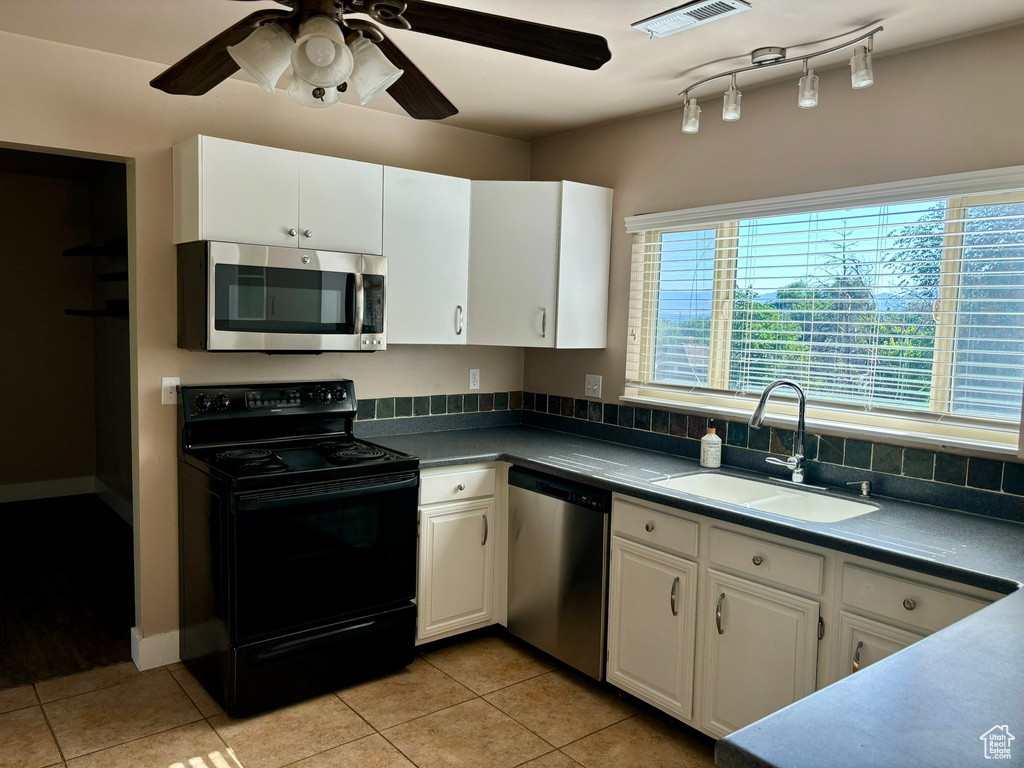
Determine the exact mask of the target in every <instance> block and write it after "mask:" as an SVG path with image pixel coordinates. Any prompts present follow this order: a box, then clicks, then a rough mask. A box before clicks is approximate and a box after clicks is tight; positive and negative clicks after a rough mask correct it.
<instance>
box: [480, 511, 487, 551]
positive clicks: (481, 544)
mask: <svg viewBox="0 0 1024 768" xmlns="http://www.w3.org/2000/svg"><path fill="white" fill-rule="evenodd" d="M486 543H487V515H484V538H483V541H481V542H480V546H481V547H482V546H484V545H485V544H486Z"/></svg>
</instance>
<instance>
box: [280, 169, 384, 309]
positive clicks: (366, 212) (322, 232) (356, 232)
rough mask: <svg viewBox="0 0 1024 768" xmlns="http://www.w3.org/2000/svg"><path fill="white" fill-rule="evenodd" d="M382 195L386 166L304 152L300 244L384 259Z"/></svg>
mask: <svg viewBox="0 0 1024 768" xmlns="http://www.w3.org/2000/svg"><path fill="white" fill-rule="evenodd" d="M383 197H384V166H381V165H375V164H374V163H360V162H356V161H355V160H344V159H342V158H340V157H324V156H322V155H310V154H307V153H305V152H302V153H300V154H299V226H298V230H299V245H300V246H301V247H303V248H319V249H321V250H325V251H345V252H347V253H372V254H375V255H377V256H379V255H381V253H383V251H382V250H381V245H382V242H383V215H384V201H383ZM389 321H390V320H389Z"/></svg>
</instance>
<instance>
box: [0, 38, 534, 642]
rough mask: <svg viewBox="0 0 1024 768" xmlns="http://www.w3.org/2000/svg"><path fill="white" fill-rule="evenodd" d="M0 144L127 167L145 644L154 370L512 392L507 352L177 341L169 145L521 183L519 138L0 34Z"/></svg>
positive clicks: (169, 443) (167, 417)
mask: <svg viewBox="0 0 1024 768" xmlns="http://www.w3.org/2000/svg"><path fill="white" fill-rule="evenodd" d="M0 71H2V72H3V73H4V76H3V77H2V78H0V104H2V105H3V109H2V111H0V143H7V144H12V145H28V146H32V147H40V148H59V149H64V150H70V151H73V152H79V153H95V154H100V155H107V156H116V157H122V158H126V159H129V160H130V163H131V164H130V167H129V190H130V191H129V195H128V199H129V204H130V205H133V206H134V211H133V212H134V220H133V221H131V222H130V225H129V226H130V239H131V250H132V257H131V267H130V269H131V273H132V274H131V280H130V290H131V299H132V304H133V315H132V319H131V334H132V346H133V353H132V354H133V358H132V371H133V380H134V382H135V385H134V388H133V398H134V402H133V428H134V430H135V435H134V438H135V440H136V444H137V446H138V449H137V452H138V458H137V469H136V472H137V475H136V477H135V478H134V480H135V482H134V486H135V494H136V495H135V539H136V602H137V611H136V614H137V616H138V617H139V619H138V620H139V623H140V625H141V628H142V632H143V634H144V635H151V634H156V633H160V632H166V631H168V630H172V629H175V628H176V627H177V623H178V622H177V570H178V568H177V544H176V541H177V495H176V476H177V467H176V460H177V459H176V443H177V439H178V438H177V435H176V431H177V425H176V412H175V409H174V408H172V407H168V406H161V405H160V377H161V376H174V375H180V376H181V380H182V383H201V382H229V381H269V380H273V379H284V380H301V379H314V378H318V377H336V376H347V377H351V378H352V379H354V380H355V381H356V382H357V384H358V387H359V390H358V391H359V394H360V395H363V396H366V397H379V396H388V395H411V394H429V393H441V392H452V393H454V392H462V391H465V390H466V388H467V387H466V385H467V383H468V382H467V379H468V369H469V368H470V367H474V368H480V369H481V371H482V376H483V386H484V387H485V388H487V389H495V390H512V389H519V388H521V385H522V352H521V351H520V350H515V349H484V348H464V349H456V348H395V349H390V350H388V351H386V352H378V353H375V354H373V355H367V356H363V355H322V356H319V357H268V356H264V355H249V354H244V355H222V356H218V355H212V354H207V353H199V352H184V351H181V350H179V349H177V347H176V330H175V311H176V304H175V249H174V246H173V245H172V243H171V146H172V145H174V144H175V143H177V142H179V141H181V140H183V139H185V138H187V137H189V136H191V135H193V134H196V133H205V134H209V135H214V136H221V137H225V138H230V139H237V140H241V141H250V142H254V143H260V144H268V145H274V146H280V147H285V148H288V149H295V150H303V151H308V152H316V153H321V154H328V155H337V156H340V157H348V158H352V159H356V160H366V161H371V162H379V163H385V164H389V165H395V166H401V167H406V168H414V169H418V170H424V171H433V172H439V173H448V174H453V175H459V176H467V177H474V178H481V179H487V178H507V179H525V178H527V177H528V174H529V156H530V148H529V145H527V144H525V143H523V142H519V141H513V140H510V139H502V138H498V137H494V136H488V135H484V134H479V133H474V132H471V131H465V130H460V129H456V128H452V127H449V126H444V125H437V124H430V123H421V122H415V121H413V120H411V119H409V118H405V117H401V116H397V115H390V114H385V113H381V112H375V111H373V110H370V109H363V108H358V107H348V106H340V107H337V108H335V109H331V110H311V109H305V108H302V107H299V106H297V105H294V104H292V102H290V101H289V100H288V98H287V96H286V95H285V94H284V93H283V92H280V91H279V92H278V93H276V94H274V95H273V96H268V95H266V94H264V93H263V92H262V91H260V90H259V88H258V87H257V86H255V85H252V84H249V83H243V82H237V81H228V82H226V83H224V84H222V85H220V86H218V88H217V89H216V90H215V91H213V92H212V93H210V94H208V95H207V96H203V97H200V98H192V97H185V96H177V97H172V96H168V95H166V94H163V93H160V92H158V91H155V90H153V89H152V88H150V87H149V85H148V82H149V81H150V80H151V79H152V78H153V77H154V76H155V75H157V74H158V73H159V71H160V67H159V66H157V65H155V64H152V63H149V62H143V61H138V60H134V59H127V58H122V57H118V56H112V55H110V54H105V53H100V52H95V51H89V50H85V49H79V48H73V47H69V46H63V45H59V44H55V43H48V42H44V41H40V40H35V39H32V38H25V37H20V36H16V35H9V34H4V33H0Z"/></svg>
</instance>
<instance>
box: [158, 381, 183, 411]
mask: <svg viewBox="0 0 1024 768" xmlns="http://www.w3.org/2000/svg"><path fill="white" fill-rule="evenodd" d="M180 386H181V379H179V378H178V377H177V376H164V377H163V378H162V379H160V402H161V403H162V404H163V405H176V404H177V402H178V387H180Z"/></svg>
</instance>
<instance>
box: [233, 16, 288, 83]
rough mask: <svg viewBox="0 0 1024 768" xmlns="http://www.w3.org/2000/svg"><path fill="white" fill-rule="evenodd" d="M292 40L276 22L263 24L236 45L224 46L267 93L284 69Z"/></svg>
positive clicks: (286, 65)
mask: <svg viewBox="0 0 1024 768" xmlns="http://www.w3.org/2000/svg"><path fill="white" fill-rule="evenodd" d="M294 47H295V41H294V40H292V36H291V35H289V34H288V33H287V32H285V31H284V30H283V29H282V28H281V27H279V26H278V25H277V24H264V25H263V26H262V27H258V28H257V29H256V31H255V32H253V33H252V34H251V35H249V36H248V37H247V38H245V40H243V41H242V42H240V43H239V44H238V45H229V46H228V55H229V56H230V57H231V58H232V59H234V60H235V63H236V64H237V65H238V66H240V67H241V68H242V69H243V70H245V72H246V73H247V74H248V75H249V77H251V78H252V79H253V80H255V81H256V82H257V83H258V84H259V86H260V88H262V89H263V90H264V91H266V92H267V93H273V92H274V86H276V85H277V81H278V80H280V79H281V75H283V74H284V71H285V70H286V69H288V65H289V64H290V63H291V60H292V49H293V48H294Z"/></svg>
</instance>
